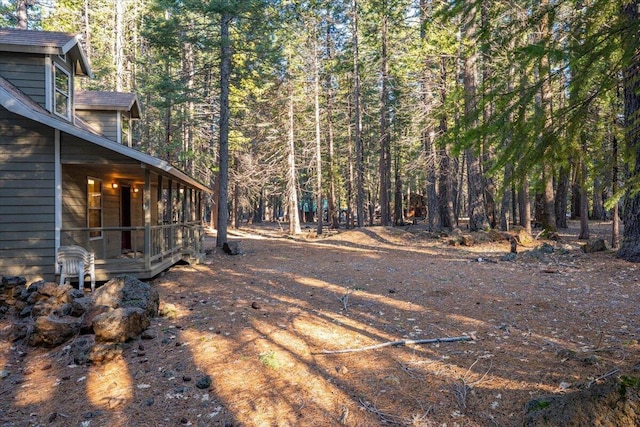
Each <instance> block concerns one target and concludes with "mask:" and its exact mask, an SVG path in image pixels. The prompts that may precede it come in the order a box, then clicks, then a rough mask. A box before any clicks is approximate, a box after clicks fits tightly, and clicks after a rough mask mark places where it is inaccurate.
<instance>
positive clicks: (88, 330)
mask: <svg viewBox="0 0 640 427" xmlns="http://www.w3.org/2000/svg"><path fill="white" fill-rule="evenodd" d="M109 310H111V309H110V308H109V307H107V306H106V305H95V306H93V307H91V308H90V309H89V310H88V311H87V312H86V313H85V314H84V316H83V317H82V325H81V326H80V333H81V334H92V333H93V319H95V318H96V316H98V315H100V314H103V313H106V312H108V311H109Z"/></svg>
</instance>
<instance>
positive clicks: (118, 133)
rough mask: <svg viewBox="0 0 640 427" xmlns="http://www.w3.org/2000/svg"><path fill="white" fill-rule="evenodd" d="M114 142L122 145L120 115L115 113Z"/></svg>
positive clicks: (118, 112)
mask: <svg viewBox="0 0 640 427" xmlns="http://www.w3.org/2000/svg"><path fill="white" fill-rule="evenodd" d="M116 142H117V143H118V144H122V113H120V111H117V112H116Z"/></svg>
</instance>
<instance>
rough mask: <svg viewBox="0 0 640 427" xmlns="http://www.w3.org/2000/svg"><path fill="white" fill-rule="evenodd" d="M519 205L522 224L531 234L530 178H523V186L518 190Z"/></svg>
mask: <svg viewBox="0 0 640 427" xmlns="http://www.w3.org/2000/svg"><path fill="white" fill-rule="evenodd" d="M518 205H519V206H520V225H521V226H522V227H524V230H525V231H526V232H527V233H529V234H531V198H530V196H529V180H528V179H527V178H526V177H525V178H523V179H522V182H521V188H520V191H519V192H518Z"/></svg>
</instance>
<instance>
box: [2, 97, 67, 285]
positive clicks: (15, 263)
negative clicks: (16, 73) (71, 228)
mask: <svg viewBox="0 0 640 427" xmlns="http://www.w3.org/2000/svg"><path fill="white" fill-rule="evenodd" d="M0 135H2V137H0V164H1V165H2V166H1V167H0V168H1V169H0V206H2V211H0V247H1V248H2V250H3V251H4V252H3V253H2V255H0V272H2V274H5V275H6V274H10V275H14V274H17V275H21V276H25V277H27V279H28V280H34V279H37V278H47V279H49V280H52V279H53V272H54V262H55V253H54V252H55V239H54V237H55V236H54V228H55V227H54V215H53V214H52V213H51V212H52V209H53V206H54V195H55V186H54V180H53V174H47V173H42V172H43V168H44V170H45V171H52V170H53V161H54V132H53V130H52V129H50V128H48V127H46V126H43V125H40V124H38V123H36V122H33V121H29V120H24V119H22V118H20V117H19V116H16V115H15V114H12V113H9V112H8V111H7V110H5V109H3V108H0ZM43 165H46V166H43ZM19 178H22V179H19ZM11 252H12V253H13V254H14V255H13V257H12V256H9V254H10V253H11ZM4 255H7V256H4Z"/></svg>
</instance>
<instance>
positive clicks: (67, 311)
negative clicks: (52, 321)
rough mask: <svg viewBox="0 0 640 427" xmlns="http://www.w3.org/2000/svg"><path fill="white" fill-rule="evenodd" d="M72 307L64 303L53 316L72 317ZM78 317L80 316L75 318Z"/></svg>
mask: <svg viewBox="0 0 640 427" xmlns="http://www.w3.org/2000/svg"><path fill="white" fill-rule="evenodd" d="M71 309H72V305H71V304H70V303H68V302H67V303H64V304H62V305H58V306H56V307H55V308H54V310H53V314H55V315H56V316H70V315H71ZM74 317H78V316H74Z"/></svg>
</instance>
